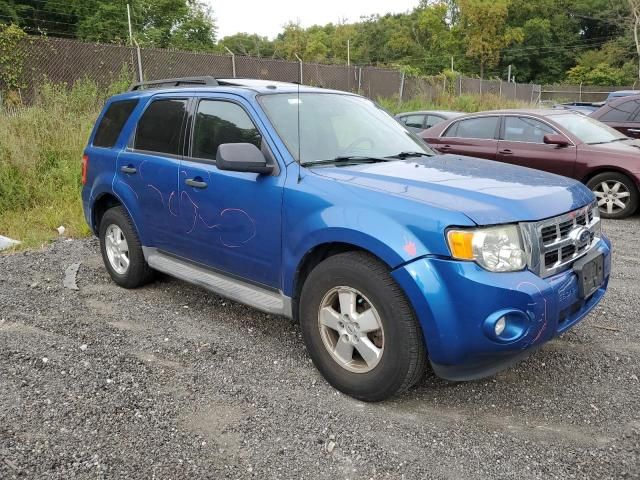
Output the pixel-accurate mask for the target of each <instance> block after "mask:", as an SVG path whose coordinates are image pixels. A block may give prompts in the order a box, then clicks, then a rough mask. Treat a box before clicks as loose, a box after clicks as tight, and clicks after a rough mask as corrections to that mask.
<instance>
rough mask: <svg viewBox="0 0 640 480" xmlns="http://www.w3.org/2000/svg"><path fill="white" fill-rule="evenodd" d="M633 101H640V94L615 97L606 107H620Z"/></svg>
mask: <svg viewBox="0 0 640 480" xmlns="http://www.w3.org/2000/svg"><path fill="white" fill-rule="evenodd" d="M630 100H631V101H633V100H640V94H635V95H624V96H621V97H615V98H613V99H612V100H611V101H609V102H607V103H606V104H605V106H606V105H609V106H611V105H613V106H617V105H620V104H621V103H626V102H628V101H630Z"/></svg>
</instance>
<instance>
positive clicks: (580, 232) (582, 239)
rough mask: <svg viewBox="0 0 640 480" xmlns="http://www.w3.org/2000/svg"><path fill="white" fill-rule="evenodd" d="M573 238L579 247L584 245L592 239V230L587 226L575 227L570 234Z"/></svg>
mask: <svg viewBox="0 0 640 480" xmlns="http://www.w3.org/2000/svg"><path fill="white" fill-rule="evenodd" d="M569 237H570V238H571V240H573V243H574V244H575V245H576V246H577V247H580V248H581V247H584V246H585V245H587V244H588V243H589V240H591V232H590V231H589V230H588V229H587V228H585V227H578V228H574V229H573V230H572V231H571V233H570V234H569Z"/></svg>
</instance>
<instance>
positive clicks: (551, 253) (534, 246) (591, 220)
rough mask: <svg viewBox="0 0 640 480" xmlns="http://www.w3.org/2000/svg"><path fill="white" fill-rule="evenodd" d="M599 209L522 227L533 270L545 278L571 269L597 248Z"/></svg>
mask: <svg viewBox="0 0 640 480" xmlns="http://www.w3.org/2000/svg"><path fill="white" fill-rule="evenodd" d="M594 212H597V210H596V207H595V205H590V206H589V207H583V208H581V209H579V210H575V211H573V212H569V213H566V214H564V215H560V216H558V217H553V218H549V219H547V220H542V221H540V222H534V223H527V224H521V225H522V228H523V233H524V234H525V237H526V238H527V243H528V245H527V248H528V250H529V252H528V253H529V267H530V268H531V269H532V270H533V271H535V272H536V273H538V274H539V275H540V276H542V277H547V276H549V275H553V274H555V273H558V272H561V271H563V270H566V269H567V268H570V266H571V264H572V263H573V262H574V261H575V260H576V259H578V258H580V257H581V256H582V255H584V254H585V253H586V252H587V251H588V250H589V249H590V248H591V246H593V245H594V244H595V242H596V241H597V239H598V238H599V233H600V216H599V215H596V213H594Z"/></svg>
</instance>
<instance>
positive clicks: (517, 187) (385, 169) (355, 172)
mask: <svg viewBox="0 0 640 480" xmlns="http://www.w3.org/2000/svg"><path fill="white" fill-rule="evenodd" d="M311 170H312V172H313V173H315V174H317V175H321V176H324V177H329V178H331V179H333V180H336V181H340V182H345V183H348V184H351V185H355V186H359V187H364V188H368V189H373V190H378V191H381V192H385V193H386V194H391V195H394V196H398V197H403V198H407V199H410V200H413V201H419V202H423V203H426V204H429V205H433V206H436V207H438V208H443V209H447V210H451V211H459V212H462V213H464V214H465V215H466V216H467V217H469V218H470V219H471V220H472V221H474V222H475V223H476V224H478V225H492V224H499V223H513V222H520V221H534V220H541V219H544V218H548V217H553V216H556V215H560V214H562V213H565V212H568V211H571V210H574V209H577V208H580V207H582V206H584V205H586V204H588V203H590V202H592V201H593V200H594V196H593V194H592V193H591V191H590V190H589V189H588V188H587V187H585V186H584V185H582V184H581V183H579V182H577V181H575V180H572V179H570V178H566V177H561V176H558V175H553V174H550V173H546V172H542V171H539V170H533V169H530V168H524V167H518V166H514V165H509V164H505V163H499V162H493V161H490V160H481V159H477V158H471V157H464V156H457V155H436V156H433V157H422V158H415V159H407V160H397V161H390V162H384V163H373V164H360V165H351V166H342V167H338V166H330V167H316V168H312V169H311Z"/></svg>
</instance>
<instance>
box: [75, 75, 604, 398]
mask: <svg viewBox="0 0 640 480" xmlns="http://www.w3.org/2000/svg"><path fill="white" fill-rule="evenodd" d="M82 183H83V185H84V187H83V190H82V200H83V204H84V211H85V216H86V220H87V222H88V223H89V225H90V226H91V228H92V229H93V231H94V232H95V234H96V235H98V237H99V239H100V246H101V250H102V256H103V259H104V263H105V265H106V268H107V270H108V271H109V274H110V275H111V277H112V278H113V280H114V282H116V283H117V284H119V285H121V286H122V287H125V288H136V287H139V286H141V285H144V284H145V283H147V282H149V281H150V280H151V279H152V278H153V274H154V272H155V271H160V272H164V273H167V274H169V275H172V276H175V277H178V278H180V279H183V280H185V281H187V282H192V283H195V284H197V285H200V286H202V287H204V288H206V289H209V290H212V291H214V292H216V293H218V294H221V295H224V296H226V297H229V298H231V299H234V300H237V301H239V302H242V303H245V304H247V305H250V306H252V307H255V308H257V309H260V310H263V311H265V312H270V313H273V314H278V315H283V316H286V317H291V318H294V319H297V320H298V321H299V322H300V325H301V329H302V333H303V337H304V341H305V344H306V347H307V349H308V352H309V355H310V356H311V358H312V360H313V362H314V364H315V365H316V367H317V368H318V369H319V370H320V372H321V373H322V374H323V375H324V377H325V378H326V379H327V380H328V381H329V382H330V383H331V384H332V385H333V386H334V387H335V388H337V389H339V390H340V391H342V392H345V393H347V394H349V395H352V396H353V397H356V398H359V399H362V400H366V401H377V400H382V399H385V398H387V397H389V396H391V395H393V394H395V393H397V392H400V391H402V390H405V389H407V388H409V387H410V386H412V385H413V384H415V383H416V382H417V381H418V380H420V378H421V377H422V375H423V373H424V371H425V368H426V366H427V362H429V363H430V365H431V367H432V369H433V370H434V371H435V373H436V374H437V375H439V376H441V377H443V378H446V379H450V380H468V379H475V378H480V377H483V376H487V375H491V374H494V373H495V372H498V371H499V370H501V369H503V368H506V367H507V366H509V365H511V364H513V363H514V362H516V361H518V360H519V359H522V358H524V357H525V356H526V355H528V354H529V353H530V352H532V351H533V350H535V349H536V348H537V347H539V346H540V345H542V344H543V343H545V342H546V341H548V340H550V339H552V338H553V337H555V336H557V335H558V334H560V333H562V332H564V331H566V330H567V329H569V328H571V327H572V326H573V325H575V324H576V323H577V322H579V321H580V320H581V319H582V318H584V317H585V315H586V314H587V313H589V312H590V311H591V310H592V309H593V308H594V307H595V306H596V305H597V304H598V302H599V301H600V300H601V299H602V297H603V295H604V293H605V290H606V287H607V283H608V280H609V272H610V264H611V254H610V243H609V241H608V239H607V238H606V237H605V236H604V235H603V234H602V233H601V226H600V217H599V213H598V208H597V206H596V204H595V202H594V200H595V199H594V196H593V194H592V193H591V192H590V191H589V189H587V188H586V187H585V186H584V185H582V184H581V183H579V182H576V181H574V180H571V179H568V178H565V177H561V176H557V175H552V174H548V173H545V172H541V171H537V170H531V169H527V168H521V167H517V166H513V165H506V164H502V163H496V162H491V161H487V160H480V159H475V158H469V157H462V156H455V155H438V154H436V153H434V152H433V151H432V150H430V149H429V148H428V147H427V146H426V145H425V144H424V143H423V142H422V141H421V140H419V139H418V138H417V137H416V136H414V134H412V133H411V132H409V131H408V130H406V129H405V127H404V126H402V125H400V124H399V123H398V122H397V121H396V120H394V119H393V118H392V117H391V116H389V115H388V114H387V113H386V112H385V111H383V110H382V109H380V108H379V107H378V106H377V105H376V104H374V103H373V102H371V101H370V100H367V99H366V98H363V97H360V96H357V95H353V94H350V93H345V92H338V91H331V90H325V89H320V88H311V87H302V86H299V85H295V84H287V83H279V82H272V81H263V80H241V79H228V80H222V79H213V78H210V77H205V78H191V79H173V80H163V81H159V82H148V83H146V84H138V85H134V86H133V87H132V89H131V91H129V92H127V93H125V94H121V95H117V96H115V97H112V98H111V99H109V100H108V101H107V103H106V105H105V107H104V110H103V112H102V113H101V115H100V117H99V118H98V120H97V122H96V126H95V128H94V130H93V132H92V134H91V137H90V139H89V145H88V146H87V148H86V150H85V152H84V157H83V171H82Z"/></svg>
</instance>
